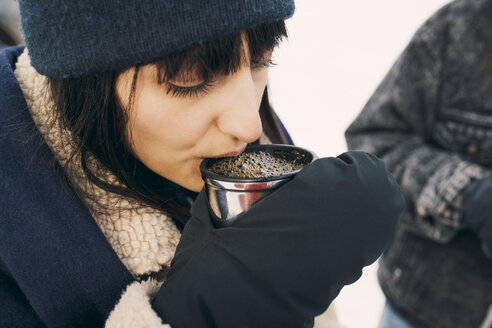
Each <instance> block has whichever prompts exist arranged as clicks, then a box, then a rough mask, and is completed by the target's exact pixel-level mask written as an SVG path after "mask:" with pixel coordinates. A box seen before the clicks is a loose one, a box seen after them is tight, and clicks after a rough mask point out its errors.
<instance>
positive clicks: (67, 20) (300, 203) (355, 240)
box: [0, 0, 402, 327]
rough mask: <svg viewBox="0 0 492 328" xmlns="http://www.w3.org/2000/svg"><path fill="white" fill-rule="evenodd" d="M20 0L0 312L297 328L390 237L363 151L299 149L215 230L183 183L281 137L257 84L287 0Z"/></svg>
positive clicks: (39, 317) (387, 214) (122, 323)
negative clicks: (304, 157) (274, 186)
mask: <svg viewBox="0 0 492 328" xmlns="http://www.w3.org/2000/svg"><path fill="white" fill-rule="evenodd" d="M19 5H20V9H21V18H22V27H23V32H24V37H25V40H26V48H23V47H18V48H10V49H7V50H5V51H4V52H3V53H2V57H1V62H0V65H1V70H2V75H1V76H2V86H1V88H0V93H1V95H0V99H2V100H1V102H2V107H1V108H2V120H1V126H0V135H1V136H2V139H1V144H0V158H1V159H0V167H1V168H2V169H1V171H0V172H1V179H0V181H2V182H1V184H0V188H1V189H0V193H1V195H2V197H1V203H0V208H1V209H2V213H3V214H2V219H1V226H2V228H1V229H0V231H1V232H0V234H1V235H0V240H1V242H0V243H1V244H0V257H1V262H0V264H1V266H0V268H1V271H0V272H1V279H2V284H1V285H0V293H1V295H0V299H1V301H0V311H1V315H0V326H7V327H11V326H26V327H31V326H32V327H38V326H49V327H51V326H54V327H66V326H73V327H78V326H80V327H87V326H91V327H93V326H94V327H97V326H102V325H106V326H107V327H163V326H166V325H169V326H172V327H215V326H217V327H262V326H265V327H276V326H278V327H299V326H312V323H313V318H314V316H316V315H318V314H320V313H322V312H323V311H324V310H325V309H326V308H327V306H328V305H329V304H330V302H331V301H332V300H333V299H334V298H335V296H336V295H337V294H338V292H339V291H340V289H341V288H342V287H343V286H344V285H345V284H348V283H351V282H353V281H355V280H356V279H357V278H358V277H359V276H360V274H361V269H362V267H363V266H365V265H368V264H370V263H371V262H373V261H374V260H375V259H376V258H377V256H378V255H379V254H380V252H381V251H382V250H383V248H384V246H385V244H386V243H387V242H388V240H389V239H390V238H391V236H392V233H393V232H394V230H395V226H396V223H397V218H398V215H399V212H400V210H401V208H402V198H401V195H400V193H399V190H398V187H397V185H396V184H395V182H394V180H393V179H392V178H391V176H390V175H389V174H388V172H387V171H386V169H385V168H384V165H383V164H382V162H381V161H379V160H378V159H376V158H375V157H374V156H371V155H368V154H365V153H346V154H343V155H341V156H340V157H339V158H329V159H328V158H326V159H320V160H318V161H315V162H314V163H313V164H312V165H309V166H307V167H306V168H305V169H303V170H302V171H301V172H300V173H299V174H298V175H297V176H296V177H295V178H294V179H293V180H292V181H291V182H289V183H288V184H286V185H285V186H283V187H281V188H279V189H278V190H277V191H275V192H274V193H272V194H271V195H270V196H269V197H267V198H265V199H263V201H261V202H258V203H257V204H255V205H254V206H253V207H252V208H251V209H250V210H249V211H247V212H246V213H243V214H242V215H241V217H238V219H237V220H236V221H235V222H234V224H233V225H231V226H229V227H226V228H221V229H216V228H215V227H213V225H212V223H211V222H212V221H211V218H210V214H209V211H208V208H207V196H206V194H205V193H200V194H198V192H200V190H201V189H202V188H203V182H202V180H201V177H200V172H199V164H200V162H201V161H202V160H203V159H204V158H206V157H221V156H234V155H237V154H239V153H241V152H242V151H243V150H244V148H245V147H246V145H247V144H250V143H257V142H264V143H265V142H277V143H282V142H288V141H289V137H288V135H287V134H286V132H285V131H284V129H283V127H282V125H281V123H280V121H279V120H278V119H277V117H276V116H275V114H274V112H273V111H272V109H271V108H270V106H269V103H268V98H267V93H266V82H267V72H268V66H269V65H270V64H271V55H272V51H273V49H274V47H275V46H276V45H277V43H278V42H279V41H280V39H281V38H282V37H284V36H285V34H286V32H285V26H284V23H283V19H285V18H287V17H289V16H290V15H292V13H293V10H294V4H293V2H292V1H289V0H268V1H265V0H261V1H248V2H243V1H230V0H227V1H225V0H224V1H216V2H214V3H213V4H210V3H209V2H207V3H204V2H201V1H165V2H162V1H161V2H144V3H141V2H139V3H138V4H137V3H134V2H133V1H105V2H100V3H99V2H89V1H78V2H76V3H66V2H65V1H54V2H53V1H51V2H49V3H45V4H43V3H40V2H38V1H29V0H28V1H19ZM376 193H379V197H383V199H380V198H379V197H378V198H376V197H375V196H374V195H375V194H376ZM197 195H198V196H197ZM355 201H357V203H358V204H359V205H358V206H357V207H355V206H353V205H352V204H351V203H352V202H355ZM190 208H191V211H190ZM171 261H172V263H171Z"/></svg>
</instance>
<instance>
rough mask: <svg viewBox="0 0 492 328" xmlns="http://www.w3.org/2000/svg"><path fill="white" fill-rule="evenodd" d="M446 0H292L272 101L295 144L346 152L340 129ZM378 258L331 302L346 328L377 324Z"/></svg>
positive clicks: (277, 59)
mask: <svg viewBox="0 0 492 328" xmlns="http://www.w3.org/2000/svg"><path fill="white" fill-rule="evenodd" d="M448 2H449V1H445V0H374V1H365V0H356V1H330V0H297V1H296V13H295V14H294V17H293V18H291V19H290V20H288V21H287V27H288V29H289V40H288V41H287V42H284V43H283V44H282V45H281V46H280V48H279V49H278V50H277V51H276V53H275V55H274V61H275V62H276V63H277V66H276V67H274V68H272V70H271V73H270V98H271V101H272V103H273V107H274V108H275V110H276V112H277V113H278V115H279V116H280V118H281V119H282V121H283V122H284V124H285V126H286V127H287V129H288V130H289V132H290V133H291V136H292V138H293V139H294V142H295V143H296V144H297V145H298V146H302V147H306V148H309V149H311V150H313V151H315V152H316V153H317V154H318V155H319V156H321V157H325V156H337V155H338V154H340V153H341V152H344V151H346V144H345V139H344V136H343V134H344V131H345V129H346V128H347V127H348V125H349V124H350V123H351V122H352V120H353V119H354V118H355V117H356V115H357V114H358V113H359V111H360V110H361V109H362V107H363V106H364V104H365V103H366V101H367V100H368V98H369V97H370V96H371V94H372V93H373V92H374V90H375V88H376V87H377V86H378V85H379V83H380V82H381V80H382V79H383V77H384V76H385V75H386V72H387V71H388V70H389V69H390V67H391V66H392V64H393V62H394V61H395V60H396V58H397V57H398V55H399V54H400V53H401V52H402V50H403V49H404V48H405V46H406V45H407V43H408V42H409V41H410V38H411V37H412V35H413V34H414V32H415V31H416V30H417V28H418V27H419V26H420V25H421V24H422V23H423V22H424V21H425V20H426V19H427V18H428V17H429V16H430V15H432V14H433V13H434V12H435V11H436V10H437V9H439V8H440V7H441V6H443V5H444V4H446V3H448ZM376 270H377V264H373V265H371V266H369V267H367V268H366V269H365V270H364V273H363V275H362V278H361V279H359V280H358V281H357V282H356V283H354V284H352V285H350V286H347V287H345V288H344V289H343V290H342V292H341V293H340V295H339V297H338V298H337V299H336V301H335V307H336V311H337V314H338V319H339V321H340V323H341V324H343V325H344V326H345V327H346V328H361V327H363V328H375V327H377V324H378V321H379V316H380V314H381V311H382V306H383V303H384V296H383V295H382V293H381V291H380V289H379V286H378V284H377V278H376Z"/></svg>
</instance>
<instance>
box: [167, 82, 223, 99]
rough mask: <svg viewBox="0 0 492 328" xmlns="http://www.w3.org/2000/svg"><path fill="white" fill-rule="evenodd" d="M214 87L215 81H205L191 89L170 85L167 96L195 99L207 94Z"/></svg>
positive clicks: (168, 85)
mask: <svg viewBox="0 0 492 328" xmlns="http://www.w3.org/2000/svg"><path fill="white" fill-rule="evenodd" d="M213 85H214V81H204V82H202V83H200V84H197V85H194V86H191V87H181V86H179V85H174V84H171V83H168V84H167V91H166V94H168V95H171V96H173V97H176V98H186V97H189V98H195V97H197V96H200V95H204V94H206V93H207V92H208V91H209V90H210V88H211V87H212V86H213Z"/></svg>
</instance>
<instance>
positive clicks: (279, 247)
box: [153, 152, 404, 328]
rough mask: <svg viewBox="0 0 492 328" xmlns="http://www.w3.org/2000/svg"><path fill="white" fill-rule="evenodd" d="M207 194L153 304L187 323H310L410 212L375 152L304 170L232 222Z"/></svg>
mask: <svg viewBox="0 0 492 328" xmlns="http://www.w3.org/2000/svg"><path fill="white" fill-rule="evenodd" d="M207 201H208V200H207V196H206V194H205V193H204V191H202V192H201V193H200V194H199V196H198V198H197V199H196V201H195V204H194V205H193V208H192V218H191V219H190V220H189V222H188V223H187V224H186V226H185V229H184V231H183V234H182V237H181V240H180V243H179V245H178V248H177V251H176V254H175V257H174V259H173V263H172V266H171V269H170V271H169V274H168V277H167V280H166V282H165V283H164V284H163V286H162V288H161V289H160V291H159V293H158V295H157V297H156V299H155V301H154V304H153V307H154V309H155V311H156V312H157V313H158V314H159V315H160V316H161V317H162V318H163V319H164V321H165V322H167V323H169V324H171V326H172V327H173V328H180V327H283V328H285V327H312V325H313V320H314V317H315V316H316V315H319V314H321V313H322V312H324V311H325V310H326V308H327V307H328V305H329V304H330V302H331V301H332V300H333V299H334V298H335V297H336V296H337V295H338V293H339V292H340V290H341V289H342V287H343V286H344V285H347V284H350V283H353V282H355V281H356V280H357V279H358V278H359V277H360V275H361V274H362V268H363V267H364V266H366V265H369V264H371V263H372V262H374V261H375V260H376V259H377V258H378V256H379V255H380V254H381V252H382V251H383V249H384V247H385V246H386V245H387V243H388V242H389V241H390V239H391V238H392V237H393V235H394V233H395V231H396V227H397V223H398V217H399V215H400V212H401V210H402V209H403V206H404V201H403V197H402V195H401V193H400V190H399V188H398V186H397V184H396V182H395V180H394V179H393V178H392V176H391V175H390V174H389V173H388V172H387V171H386V169H385V166H384V164H383V162H382V161H380V160H379V159H377V158H376V157H375V156H372V155H369V154H366V153H360V152H349V153H344V154H342V155H340V156H339V157H338V158H324V159H319V160H317V161H315V162H314V163H312V164H310V165H308V166H306V167H305V168H303V169H302V170H301V172H299V173H298V174H297V175H296V176H295V177H294V178H293V179H292V180H291V181H289V182H287V183H286V184H284V185H283V186H281V187H280V188H279V189H277V190H276V191H274V192H273V193H272V194H270V195H268V196H267V197H265V198H263V199H262V200H260V201H258V202H257V203H255V204H253V206H252V207H251V208H250V209H249V210H248V211H247V212H245V213H242V214H241V215H240V217H239V218H238V219H237V220H236V221H234V222H233V223H232V224H231V225H230V226H228V227H224V228H220V229H216V228H214V227H213V225H212V221H211V218H210V214H209V210H208V207H207Z"/></svg>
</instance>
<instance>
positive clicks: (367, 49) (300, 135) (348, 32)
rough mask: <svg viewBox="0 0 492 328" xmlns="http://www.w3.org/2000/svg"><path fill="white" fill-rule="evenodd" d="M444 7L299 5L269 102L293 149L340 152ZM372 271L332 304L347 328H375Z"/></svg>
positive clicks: (356, 2) (1, 5) (379, 301)
mask: <svg viewBox="0 0 492 328" xmlns="http://www.w3.org/2000/svg"><path fill="white" fill-rule="evenodd" d="M448 2H449V1H448V0H374V1H365V0H353V1H330V0H297V1H296V7H297V9H296V13H295V15H294V17H293V18H291V19H290V20H288V21H287V27H288V30H289V40H288V41H287V42H284V43H283V44H282V45H281V46H280V48H279V49H278V50H277V51H276V53H275V56H274V59H275V62H276V63H277V64H278V65H277V66H276V67H274V68H272V70H271V74H270V97H271V101H272V103H273V106H274V108H275V109H276V111H277V113H278V114H279V116H280V117H281V119H282V121H283V122H284V124H285V126H286V127H287V129H288V130H289V132H290V133H291V136H292V138H293V139H294V141H295V143H296V144H297V145H298V146H302V147H306V148H309V149H311V150H313V151H315V152H316V153H317V154H318V155H319V156H320V157H325V156H337V155H338V154H340V153H341V152H344V151H346V144H345V139H344V136H343V134H344V131H345V129H346V128H347V126H348V125H349V124H350V123H351V121H352V120H353V119H354V118H355V117H356V115H357V114H358V113H359V111H360V110H361V109H362V107H363V106H364V104H365V103H366V101H367V100H368V98H369V97H370V95H371V94H372V93H373V91H374V90H375V88H376V87H377V86H378V84H379V83H380V81H381V80H382V78H383V77H384V76H385V74H386V72H387V71H388V70H389V68H390V67H391V65H392V64H393V62H394V61H395V60H396V58H397V56H398V55H399V54H400V53H401V51H402V50H403V48H404V47H405V46H406V44H407V43H408V41H409V40H410V38H411V36H412V35H413V33H414V32H415V31H416V29H417V28H418V27H419V26H420V25H421V24H422V23H423V22H424V21H425V20H426V19H427V18H428V17H429V16H430V15H432V14H433V13H434V12H435V11H436V10H437V9H438V8H440V7H441V6H443V5H444V4H446V3H448ZM18 25H19V20H18V10H17V2H16V1H14V0H0V48H1V47H3V46H5V45H10V44H17V43H20V42H22V39H21V36H20V33H19V30H18ZM376 270H377V264H373V265H371V266H369V267H367V268H366V269H365V270H364V273H363V275H362V278H361V279H359V280H358V281H357V282H356V283H354V284H352V285H350V286H347V287H345V288H344V289H343V290H342V292H341V294H340V295H339V297H338V298H337V299H336V301H335V306H336V311H337V314H338V319H339V321H340V323H341V324H342V325H344V326H345V327H346V328H361V327H364V328H375V327H377V323H378V320H379V316H380V314H381V311H382V306H383V303H384V297H383V295H382V293H381V291H380V289H379V286H378V284H377V279H376Z"/></svg>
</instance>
